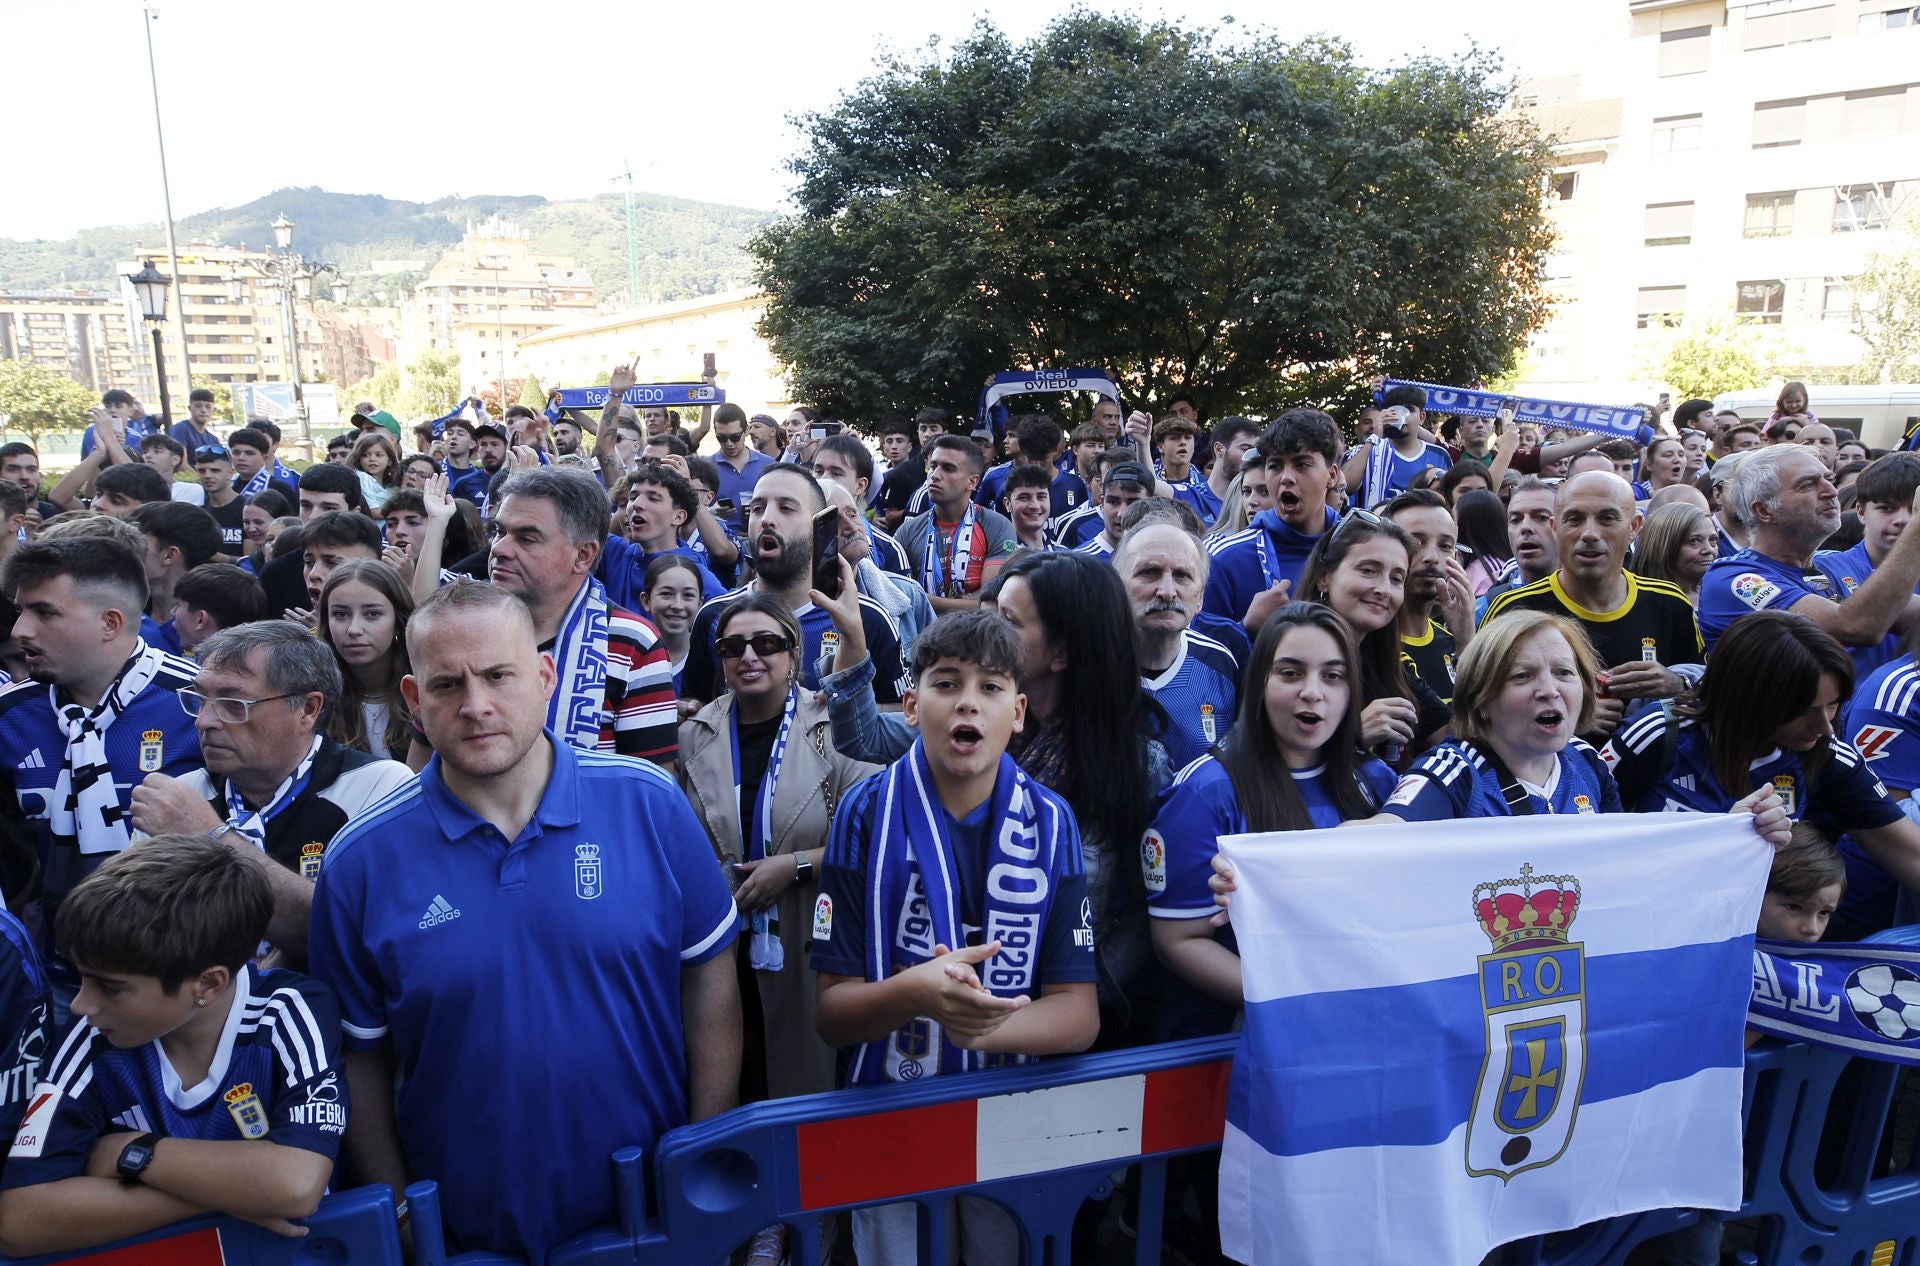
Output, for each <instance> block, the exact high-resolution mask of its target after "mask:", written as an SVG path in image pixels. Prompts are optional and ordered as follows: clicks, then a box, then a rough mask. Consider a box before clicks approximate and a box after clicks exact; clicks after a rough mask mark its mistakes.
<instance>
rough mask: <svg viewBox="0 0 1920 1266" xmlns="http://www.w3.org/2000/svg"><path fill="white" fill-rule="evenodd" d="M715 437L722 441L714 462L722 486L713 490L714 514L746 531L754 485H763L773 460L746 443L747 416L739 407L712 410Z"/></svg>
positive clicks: (732, 406) (737, 528) (729, 406)
mask: <svg viewBox="0 0 1920 1266" xmlns="http://www.w3.org/2000/svg"><path fill="white" fill-rule="evenodd" d="M713 438H714V439H716V440H718V441H719V442H720V456H719V457H717V458H715V459H714V462H713V464H714V465H715V466H716V467H718V468H719V471H720V486H719V487H718V488H715V489H714V490H713V499H714V513H715V514H717V515H718V516H719V517H720V519H721V521H722V522H725V523H730V524H732V525H733V529H734V531H736V532H744V531H746V529H747V503H748V502H749V501H751V500H753V486H754V485H755V484H757V483H759V482H760V472H761V471H763V470H765V469H766V468H767V467H769V466H771V465H773V458H771V457H768V456H767V455H766V454H765V453H762V452H760V451H759V450H758V449H756V448H754V446H753V445H752V444H750V443H748V442H747V413H746V410H744V409H742V408H741V407H740V406H739V405H737V404H723V405H721V406H720V407H719V408H717V409H715V410H714V411H713Z"/></svg>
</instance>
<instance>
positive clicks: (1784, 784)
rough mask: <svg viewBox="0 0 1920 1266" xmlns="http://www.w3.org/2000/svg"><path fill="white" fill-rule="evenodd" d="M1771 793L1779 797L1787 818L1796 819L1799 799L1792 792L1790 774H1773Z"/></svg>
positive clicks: (1798, 810) (1798, 814) (1791, 777)
mask: <svg viewBox="0 0 1920 1266" xmlns="http://www.w3.org/2000/svg"><path fill="white" fill-rule="evenodd" d="M1773 792H1774V794H1775V795H1777V796H1779V797H1780V803H1781V804H1782V805H1785V806H1786V810H1787V816H1788V817H1790V818H1797V817H1799V816H1800V798H1799V796H1798V795H1797V794H1796V793H1795V791H1794V785H1793V775H1792V774H1775V775H1774V776H1773Z"/></svg>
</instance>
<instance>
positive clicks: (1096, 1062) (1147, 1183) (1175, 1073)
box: [20, 1036, 1920, 1266]
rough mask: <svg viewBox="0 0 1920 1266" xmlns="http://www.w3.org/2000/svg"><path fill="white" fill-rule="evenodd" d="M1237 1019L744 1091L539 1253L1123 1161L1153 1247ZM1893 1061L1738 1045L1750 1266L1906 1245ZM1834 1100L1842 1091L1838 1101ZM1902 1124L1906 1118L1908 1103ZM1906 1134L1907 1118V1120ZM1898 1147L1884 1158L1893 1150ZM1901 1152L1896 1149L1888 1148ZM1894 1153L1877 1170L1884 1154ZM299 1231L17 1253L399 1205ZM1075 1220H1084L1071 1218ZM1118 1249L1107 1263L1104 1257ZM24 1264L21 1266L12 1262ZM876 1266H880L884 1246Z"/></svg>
mask: <svg viewBox="0 0 1920 1266" xmlns="http://www.w3.org/2000/svg"><path fill="white" fill-rule="evenodd" d="M1234 1043H1235V1039H1234V1038H1233V1037H1231V1036H1228V1037H1218V1038H1205V1039H1199V1040H1195V1041H1191V1042H1182V1043H1173V1044H1168V1045H1163V1046H1152V1047H1143V1048H1136V1049H1132V1050H1123V1051H1110V1052H1103V1053H1101V1054H1097V1055H1088V1056H1081V1057H1078V1058H1074V1059H1068V1060H1059V1061H1055V1062H1052V1063H1041V1064H1032V1065H1026V1066H1022V1067H1017V1068H1006V1069H999V1070H995V1071H993V1072H988V1073H978V1074H971V1075H967V1076H957V1077H939V1078H931V1079H929V1080H927V1081H923V1082H912V1083H903V1084H899V1085H894V1086H884V1087H876V1088H871V1089H863V1090H854V1091H839V1092H835V1093H832V1094H823V1095H812V1096H808V1097H805V1098H798V1099H785V1100H776V1101H772V1102H766V1103H758V1104H752V1105H749V1106H747V1107H743V1108H740V1109H737V1110H735V1111H733V1112H729V1113H726V1114H724V1115H722V1116H719V1117H716V1118H714V1119H712V1120H710V1121H703V1122H700V1123H698V1124H695V1125H690V1126H685V1127H683V1128H681V1129H678V1130H674V1131H672V1132H670V1133H669V1134H667V1135H666V1136H664V1137H663V1138H662V1139H661V1140H660V1146H659V1148H658V1150H657V1153H656V1154H655V1156H654V1158H653V1161H652V1169H653V1181H652V1187H653V1190H654V1191H655V1192H656V1193H657V1194H656V1197H655V1200H654V1207H653V1208H652V1209H651V1210H649V1208H648V1202H647V1197H646V1190H647V1186H648V1184H647V1181H646V1174H645V1158H644V1157H643V1156H642V1155H641V1153H640V1151H639V1149H637V1148H627V1149H623V1150H622V1151H620V1152H619V1153H617V1154H616V1155H615V1156H614V1158H613V1165H614V1171H615V1176H616V1186H617V1190H618V1192H619V1197H620V1210H619V1221H618V1223H617V1224H616V1225H613V1226H609V1227H605V1228H602V1229H599V1230H595V1231H591V1232H588V1233H587V1234H585V1235H582V1236H579V1237H577V1238H575V1239H573V1240H571V1241H569V1242H568V1243H566V1244H564V1245H561V1246H560V1247H559V1248H557V1249H555V1250H554V1251H553V1252H552V1253H550V1254H549V1255H548V1261H549V1262H550V1263H552V1266H613V1264H614V1263H619V1264H620V1266H667V1264H669V1263H671V1264H673V1266H685V1264H687V1263H702V1262H721V1261H724V1260H726V1257H727V1255H728V1253H729V1252H730V1251H731V1250H732V1249H734V1248H735V1247H737V1246H738V1245H740V1244H742V1243H744V1242H745V1241H746V1240H747V1239H749V1238H750V1237H751V1236H752V1235H753V1233H754V1232H755V1231H756V1230H758V1229H760V1228H761V1227H765V1226H771V1225H774V1224H783V1225H785V1226H786V1227H787V1228H788V1244H789V1252H790V1254H791V1256H790V1259H789V1260H790V1261H792V1262H793V1263H794V1264H795V1266H819V1263H820V1261H821V1258H822V1226H823V1224H825V1223H827V1222H830V1221H831V1220H832V1219H833V1218H834V1217H835V1215H837V1214H838V1213H840V1212H841V1211H843V1210H846V1209H853V1208H858V1207H862V1206H868V1205H875V1204H883V1203H895V1202H910V1203H912V1204H914V1205H915V1206H917V1208H918V1210H919V1219H918V1221H919V1235H920V1246H921V1252H920V1259H921V1260H923V1261H938V1260H941V1259H940V1257H939V1255H938V1254H935V1253H933V1252H931V1251H930V1248H931V1246H933V1245H937V1244H941V1243H942V1242H943V1241H944V1240H945V1237H946V1233H947V1212H946V1205H947V1203H948V1199H947V1198H948V1197H950V1196H953V1195H958V1194H965V1195H970V1196H976V1197H980V1198H983V1199H986V1200H990V1201H993V1202H994V1203H996V1204H998V1205H1000V1206H1001V1207H1003V1208H1005V1209H1006V1210H1007V1211H1008V1212H1009V1213H1010V1214H1011V1215H1012V1217H1013V1218H1014V1220H1015V1221H1016V1222H1017V1223H1018V1224H1019V1226H1020V1228H1021V1238H1022V1244H1021V1250H1020V1255H1019V1257H1018V1259H1017V1260H1018V1262H1019V1263H1020V1264H1021V1266H1040V1264H1041V1263H1051V1264H1058V1263H1064V1262H1067V1261H1069V1260H1070V1259H1071V1258H1072V1255H1073V1236H1074V1233H1075V1221H1076V1218H1077V1217H1078V1216H1079V1215H1080V1213H1081V1210H1082V1207H1083V1205H1084V1204H1085V1203H1086V1201H1088V1200H1089V1199H1098V1198H1101V1197H1104V1196H1106V1195H1109V1194H1111V1193H1112V1191H1113V1189H1114V1180H1115V1177H1116V1176H1117V1175H1118V1174H1119V1173H1120V1172H1121V1171H1122V1170H1124V1169H1127V1168H1129V1167H1137V1175H1136V1180H1135V1183H1134V1186H1135V1189H1136V1190H1137V1192H1138V1200H1137V1210H1136V1211H1135V1223H1134V1231H1135V1247H1134V1256H1133V1260H1134V1261H1135V1262H1136V1263H1140V1264H1144V1263H1149V1262H1158V1261H1160V1260H1162V1230H1163V1218H1164V1206H1165V1204H1166V1201H1165V1198H1164V1197H1165V1193H1166V1190H1167V1170H1168V1165H1169V1162H1170V1161H1172V1160H1173V1159H1174V1158H1176V1157H1179V1156H1182V1155H1186V1154H1192V1153H1200V1152H1208V1151H1211V1150H1212V1149H1215V1148H1217V1147H1218V1145H1219V1141H1220V1135H1221V1132H1222V1128H1223V1124H1224V1121H1225V1113H1226V1090H1227V1077H1228V1071H1229V1068H1230V1065H1231V1060H1232V1053H1233V1048H1234ZM1902 1072H1903V1070H1902V1069H1901V1068H1900V1067H1899V1066H1897V1065H1893V1064H1887V1063H1879V1062H1874V1061H1869V1060H1861V1061H1857V1062H1856V1061H1854V1060H1851V1059H1850V1058H1849V1057H1848V1056H1846V1055H1844V1054H1842V1053H1839V1052H1835V1051H1830V1050H1820V1049H1814V1048H1810V1047H1806V1046H1801V1045H1791V1044H1786V1043H1778V1042H1772V1041H1769V1042H1766V1043H1763V1044H1762V1045H1761V1046H1759V1047H1757V1048H1755V1049H1754V1050H1753V1051H1750V1052H1749V1053H1748V1057H1747V1072H1746V1088H1747V1094H1746V1102H1745V1107H1744V1118H1745V1125H1746V1166H1745V1170H1746V1172H1745V1188H1744V1192H1745V1205H1744V1207H1743V1208H1742V1209H1741V1210H1740V1211H1739V1212H1738V1213H1734V1214H1727V1215H1725V1218H1726V1220H1727V1221H1728V1222H1729V1223H1737V1224H1740V1225H1741V1226H1742V1227H1743V1228H1745V1229H1743V1230H1730V1231H1729V1236H1728V1246H1729V1251H1734V1250H1736V1249H1737V1250H1740V1260H1741V1261H1752V1262H1754V1263H1756V1264H1757V1266H1789V1264H1792V1263H1807V1262H1836V1263H1837V1262H1851V1263H1856V1264H1857V1266H1893V1264H1894V1263H1904V1264H1911V1263H1914V1262H1916V1261H1920V1147H1914V1146H1912V1145H1911V1143H1912V1141H1911V1140H1910V1139H1905V1138H1903V1139H1902V1140H1900V1142H1899V1144H1898V1145H1897V1146H1894V1147H1892V1148H1891V1149H1890V1148H1889V1144H1888V1141H1887V1137H1886V1136H1887V1135H1888V1133H1889V1131H1890V1130H1891V1129H1893V1128H1894V1125H1895V1123H1896V1115H1897V1112H1899V1111H1905V1110H1908V1109H1903V1108H1902V1103H1903V1100H1904V1096H1903V1095H1902V1094H1901V1093H1900V1091H1901V1087H1902V1082H1901V1075H1902ZM1836 1099H1838V1101H1839V1102H1838V1103H1837V1104H1836ZM1900 1123H1901V1125H1902V1128H1903V1129H1904V1128H1905V1125H1906V1123H1905V1120H1904V1118H1901V1122H1900ZM1915 1128H1916V1130H1920V1125H1916V1127H1915ZM1890 1150H1891V1151H1892V1152H1893V1154H1894V1159H1895V1161H1896V1162H1897V1163H1895V1164H1892V1165H1889V1164H1888V1163H1887V1160H1888V1153H1889V1151H1890ZM1902 1153H1904V1155H1903V1154H1902ZM1879 1171H1890V1172H1879ZM408 1198H409V1201H410V1204H411V1208H412V1211H413V1216H412V1224H413V1227H414V1244H413V1246H412V1247H413V1259H412V1260H413V1262H414V1264H415V1266H494V1264H496V1263H497V1264H502V1266H504V1264H506V1263H510V1262H513V1261H515V1260H516V1259H513V1258H507V1257H500V1256H496V1255H491V1254H477V1253H466V1254H460V1255H458V1256H451V1257H450V1256H449V1255H448V1254H447V1252H446V1247H445V1244H444V1242H443V1239H442V1236H441V1233H440V1218H439V1203H438V1198H437V1193H436V1192H435V1190H434V1187H433V1184H431V1183H419V1184H416V1185H415V1186H414V1187H413V1188H411V1189H409V1192H408ZM1695 1217H1696V1215H1695V1214H1694V1213H1692V1212H1691V1211H1688V1210H1660V1211H1655V1212H1650V1213H1645V1214H1640V1215H1637V1216H1631V1217H1623V1218H1616V1219H1613V1220H1611V1221H1607V1222H1603V1223H1598V1224H1595V1225H1593V1226H1588V1227H1582V1228H1579V1229H1578V1230H1574V1231H1569V1232H1565V1233H1562V1234H1557V1235H1551V1236H1544V1237H1541V1238H1539V1239H1535V1240H1528V1241H1523V1242H1520V1243H1516V1244H1510V1245H1507V1246H1506V1247H1505V1248H1504V1249H1503V1250H1501V1253H1500V1255H1499V1261H1500V1262H1501V1266H1624V1263H1625V1262H1626V1261H1627V1259H1628V1255H1629V1254H1630V1253H1631V1252H1632V1251H1633V1250H1634V1249H1635V1248H1636V1247H1637V1246H1639V1245H1641V1244H1642V1243H1644V1242H1646V1241H1647V1240H1650V1239H1652V1238H1654V1237H1656V1236H1659V1235H1663V1234H1666V1233H1668V1232H1670V1231H1673V1230H1676V1229H1678V1228H1680V1227H1682V1226H1685V1225H1687V1224H1688V1223H1691V1222H1692V1221H1694V1219H1695ZM308 1225H309V1226H310V1227H311V1232H310V1234H309V1235H308V1236H307V1237H306V1238H304V1239H299V1240H288V1239H282V1238H281V1237H279V1236H276V1235H273V1234H272V1233H270V1232H267V1231H264V1230H260V1229H258V1228H255V1227H252V1226H249V1225H246V1224H244V1223H237V1222H234V1221H232V1220H230V1219H211V1218H209V1219H199V1220H196V1221H193V1222H188V1223H182V1224H180V1225H178V1226H174V1227H169V1228H166V1229H164V1230H162V1231H159V1232H155V1233H153V1234H152V1235H148V1236H144V1237H141V1238H139V1239H137V1240H131V1241H126V1242H123V1243H122V1244H119V1245H114V1246H111V1247H108V1248H102V1249H94V1250H89V1251H87V1252H84V1253H79V1254H71V1255H64V1256H54V1257H48V1258H40V1259H34V1260H33V1262H32V1263H31V1266H54V1264H55V1263H59V1264H60V1266H82V1264H84V1266H304V1264H306V1263H321V1262H324V1263H326V1264H327V1266H399V1263H400V1262H401V1260H402V1258H401V1252H400V1247H399V1244H398V1239H397V1235H396V1233H395V1229H394V1221H393V1205H392V1201H391V1199H390V1197H389V1196H388V1193H387V1192H386V1191H385V1190H384V1189H379V1188H361V1189H357V1190H353V1191H348V1192H342V1193H339V1194H336V1195H333V1196H330V1197H328V1199H327V1200H326V1201H324V1202H323V1203H322V1206H321V1209H320V1211H319V1212H318V1213H317V1214H316V1215H315V1216H314V1217H313V1218H312V1219H309V1222H308ZM1083 1230H1084V1228H1083ZM1109 1260H1111V1259H1109ZM20 1266H27V1264H25V1263H22V1264H20ZM888 1266H893V1264H891V1263H889V1264H888Z"/></svg>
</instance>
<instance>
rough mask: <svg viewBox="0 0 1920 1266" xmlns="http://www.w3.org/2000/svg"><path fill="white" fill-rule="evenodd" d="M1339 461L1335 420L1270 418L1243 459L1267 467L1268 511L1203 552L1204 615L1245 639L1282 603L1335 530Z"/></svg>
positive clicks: (1298, 413)
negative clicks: (1331, 497) (1331, 505)
mask: <svg viewBox="0 0 1920 1266" xmlns="http://www.w3.org/2000/svg"><path fill="white" fill-rule="evenodd" d="M1339 455H1340V437H1339V432H1338V431H1337V430H1336V429H1335V428H1334V425H1333V419H1332V418H1330V417H1328V416H1327V415H1326V414H1324V413H1321V412H1319V411H1318V410H1317V409H1288V410H1287V411H1286V412H1285V413H1282V414H1281V415H1280V416H1279V417H1277V418H1275V419H1274V420H1273V424H1272V425H1271V426H1269V427H1268V428H1267V430H1266V433H1265V434H1263V435H1262V436H1261V437H1260V443H1259V445H1258V446H1257V447H1256V448H1255V449H1254V453H1253V456H1252V457H1250V458H1249V459H1248V462H1249V463H1250V464H1251V463H1258V464H1259V465H1260V466H1263V467H1264V468H1265V469H1266V472H1267V489H1268V495H1269V496H1270V497H1271V498H1272V502H1273V504H1272V508H1270V509H1266V510H1262V511H1261V512H1260V513H1259V514H1257V515H1255V516H1254V519H1253V523H1252V524H1251V525H1250V526H1248V527H1247V529H1246V530H1245V531H1243V532H1235V533H1233V534H1232V535H1230V536H1223V537H1219V538H1217V539H1216V540H1214V541H1213V542H1212V543H1211V544H1210V545H1209V546H1208V547H1207V553H1208V555H1209V558H1208V570H1207V590H1206V608H1207V610H1208V611H1210V612H1212V613H1213V614H1214V615H1217V616H1220V617H1222V618H1224V619H1228V620H1238V621H1239V622H1240V623H1241V624H1243V625H1244V626H1246V629H1247V632H1248V633H1250V634H1251V633H1258V632H1259V631H1260V626H1261V625H1262V624H1264V623H1266V620H1267V617H1268V616H1269V615H1272V614H1273V612H1274V611H1275V610H1276V609H1278V608H1279V607H1280V605H1281V604H1282V603H1284V602H1285V601H1286V600H1287V595H1288V593H1289V592H1290V591H1291V590H1292V587H1293V585H1294V583H1295V582H1297V581H1298V580H1299V579H1300V571H1301V569H1302V568H1303V567H1305V566H1306V562H1307V555H1308V554H1309V553H1311V552H1312V551H1313V547H1314V544H1315V542H1317V541H1318V540H1319V539H1320V538H1321V537H1322V536H1323V535H1325V534H1326V532H1327V530H1328V529H1329V528H1331V527H1332V526H1333V522H1334V519H1335V517H1336V516H1335V515H1334V512H1333V511H1332V510H1330V509H1328V508H1327V496H1328V494H1330V493H1331V492H1332V491H1333V487H1334V483H1335V481H1336V480H1338V479H1339V478H1340V469H1339V467H1338V466H1336V465H1335V464H1334V463H1335V461H1336V459H1338V457H1339ZM1243 469H1245V468H1244V467H1243Z"/></svg>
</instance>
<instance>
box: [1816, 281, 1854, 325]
mask: <svg viewBox="0 0 1920 1266" xmlns="http://www.w3.org/2000/svg"><path fill="white" fill-rule="evenodd" d="M1820 319H1821V320H1822V321H1834V322H1838V323H1841V324H1847V323H1850V322H1851V321H1852V320H1853V287H1852V286H1849V285H1846V284H1845V283H1840V284H1834V283H1831V282H1829V283H1828V284H1827V286H1826V288H1825V289H1824V290H1823V291H1822V292H1821V295H1820Z"/></svg>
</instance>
